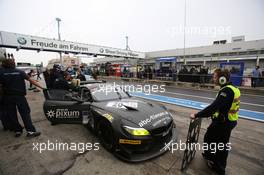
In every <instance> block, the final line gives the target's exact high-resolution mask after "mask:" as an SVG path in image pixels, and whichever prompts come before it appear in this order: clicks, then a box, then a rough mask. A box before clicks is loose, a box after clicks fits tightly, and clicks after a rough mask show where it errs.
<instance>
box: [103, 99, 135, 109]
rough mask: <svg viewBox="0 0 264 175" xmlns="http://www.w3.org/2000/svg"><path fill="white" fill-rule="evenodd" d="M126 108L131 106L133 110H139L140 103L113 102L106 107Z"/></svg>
mask: <svg viewBox="0 0 264 175" xmlns="http://www.w3.org/2000/svg"><path fill="white" fill-rule="evenodd" d="M126 106H129V107H131V108H136V109H137V108H138V103H137V102H134V101H127V102H116V101H111V102H108V103H107V105H106V107H110V108H119V109H126Z"/></svg>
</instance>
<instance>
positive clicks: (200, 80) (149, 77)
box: [103, 72, 264, 87]
mask: <svg viewBox="0 0 264 175" xmlns="http://www.w3.org/2000/svg"><path fill="white" fill-rule="evenodd" d="M103 76H105V75H103ZM116 78H118V77H116ZM121 78H122V79H137V80H144V81H155V80H157V81H161V82H162V81H166V82H172V83H173V82H187V83H197V84H201V85H205V84H207V85H210V84H211V85H213V79H212V75H211V74H199V73H194V74H178V73H145V72H138V73H128V74H122V75H121ZM231 81H236V82H239V84H240V85H239V86H245V87H253V86H256V87H264V77H260V78H254V77H252V76H234V75H232V76H231Z"/></svg>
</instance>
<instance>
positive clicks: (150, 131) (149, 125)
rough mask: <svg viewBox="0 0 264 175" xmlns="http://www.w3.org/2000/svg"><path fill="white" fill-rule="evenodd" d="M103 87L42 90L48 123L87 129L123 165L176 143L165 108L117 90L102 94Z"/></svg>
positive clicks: (149, 155)
mask: <svg viewBox="0 0 264 175" xmlns="http://www.w3.org/2000/svg"><path fill="white" fill-rule="evenodd" d="M106 85H107V84H105V83H95V84H86V85H81V87H79V89H78V90H75V91H67V90H60V89H50V90H44V95H45V102H44V107H43V108H44V113H45V115H46V117H47V119H48V120H49V121H50V122H51V124H58V123H79V124H83V125H85V126H87V127H88V128H89V129H91V130H92V131H93V132H94V133H95V134H96V135H97V136H98V137H99V140H100V143H101V145H103V146H104V147H105V148H106V149H107V150H108V151H111V152H113V153H114V154H115V155H116V156H118V157H119V158H121V159H122V160H125V161H129V162H138V161H143V160H147V159H150V158H153V157H156V156H158V155H161V154H162V153H165V152H166V150H167V148H168V146H169V145H170V144H171V143H172V142H174V141H176V126H175V124H174V122H173V119H172V116H171V114H170V113H169V112H168V111H167V110H166V108H165V107H164V106H160V105H158V104H155V103H151V102H148V101H144V100H142V99H139V98H136V97H131V96H130V95H129V93H127V92H124V91H123V90H121V89H118V88H117V89H115V90H112V91H111V92H109V91H105V90H106V88H105V87H106ZM108 88H109V85H108ZM166 144H167V145H166Z"/></svg>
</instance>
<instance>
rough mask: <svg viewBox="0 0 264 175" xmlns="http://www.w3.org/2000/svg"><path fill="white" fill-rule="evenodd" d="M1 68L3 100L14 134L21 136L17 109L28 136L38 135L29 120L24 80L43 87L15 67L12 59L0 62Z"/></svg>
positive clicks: (0, 78) (0, 79) (21, 129)
mask: <svg viewBox="0 0 264 175" xmlns="http://www.w3.org/2000/svg"><path fill="white" fill-rule="evenodd" d="M2 66H3V69H2V70H1V72H0V84H2V86H3V90H4V102H5V107H6V112H7V115H8V118H9V119H8V122H10V125H11V126H12V128H14V130H15V133H16V134H15V136H16V137H19V136H21V134H22V132H23V128H22V126H21V125H20V124H19V122H18V118H17V109H18V111H19V113H20V116H21V118H22V120H23V123H24V126H25V129H26V131H27V136H28V137H35V136H39V135H40V132H37V131H36V129H35V127H34V125H33V124H32V121H31V116H30V108H29V105H28V102H27V99H26V97H25V95H26V85H25V81H24V80H28V81H29V82H30V83H32V84H33V85H35V86H37V87H39V88H41V89H44V88H43V87H42V86H41V85H39V84H38V83H37V82H36V81H35V80H33V79H31V78H30V77H29V76H28V75H27V74H26V73H25V72H24V71H22V70H19V69H16V68H15V61H14V59H5V60H4V61H3V63H2Z"/></svg>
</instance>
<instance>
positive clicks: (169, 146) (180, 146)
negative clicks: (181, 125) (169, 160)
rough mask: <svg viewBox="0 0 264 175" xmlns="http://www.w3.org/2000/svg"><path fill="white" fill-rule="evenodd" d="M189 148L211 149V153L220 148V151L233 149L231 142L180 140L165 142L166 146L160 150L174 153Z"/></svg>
mask: <svg viewBox="0 0 264 175" xmlns="http://www.w3.org/2000/svg"><path fill="white" fill-rule="evenodd" d="M186 149H188V150H196V151H197V150H202V151H209V152H210V153H213V154H215V153H216V152H217V151H218V150H219V151H223V150H226V151H230V150H231V149H232V147H231V143H230V142H228V143H226V144H224V143H210V144H208V143H202V144H200V143H186V142H182V141H181V140H180V141H179V143H178V142H172V141H171V142H169V143H165V146H164V147H163V148H162V149H161V150H160V151H163V150H169V151H170V152H171V153H172V154H173V153H174V152H176V151H177V150H180V151H185V150H186Z"/></svg>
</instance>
